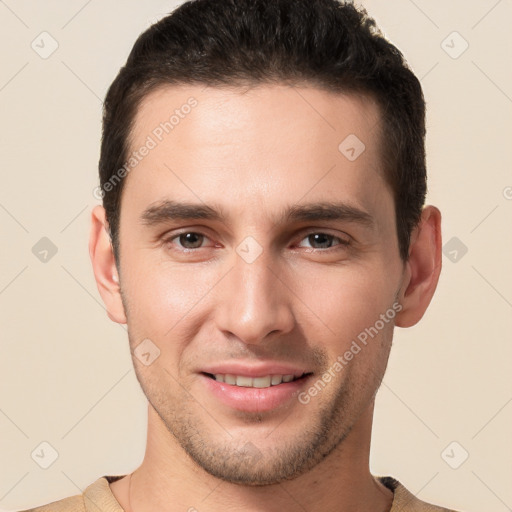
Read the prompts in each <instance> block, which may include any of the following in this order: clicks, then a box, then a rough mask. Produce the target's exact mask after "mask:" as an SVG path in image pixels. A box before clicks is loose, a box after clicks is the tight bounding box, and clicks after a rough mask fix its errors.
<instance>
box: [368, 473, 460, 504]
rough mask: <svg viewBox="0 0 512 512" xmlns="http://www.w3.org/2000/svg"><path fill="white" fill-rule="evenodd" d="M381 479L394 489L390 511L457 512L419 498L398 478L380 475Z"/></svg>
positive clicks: (389, 487)
mask: <svg viewBox="0 0 512 512" xmlns="http://www.w3.org/2000/svg"><path fill="white" fill-rule="evenodd" d="M377 478H378V479H379V481H380V482H381V483H382V484H384V485H385V486H386V487H387V488H388V489H391V490H392V491H393V495H394V497H393V504H392V506H391V510H390V511H389V512H400V511H405V510H407V512H457V511H456V510H453V509H448V508H443V507H439V506H437V505H431V504H430V503H425V502H424V501H421V500H420V499H418V498H417V497H416V496H414V494H412V493H411V492H410V491H408V490H407V489H406V488H405V487H404V486H403V485H402V484H401V483H400V482H399V481H398V480H396V479H395V478H392V477H390V476H379V477H377Z"/></svg>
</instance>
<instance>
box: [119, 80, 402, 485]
mask: <svg viewBox="0 0 512 512" xmlns="http://www.w3.org/2000/svg"><path fill="white" fill-rule="evenodd" d="M191 97H193V98H194V100H189V98H191ZM185 105H189V107H190V108H189V107H185ZM175 111H177V113H176V115H175V118H174V119H172V120H171V122H170V123H171V124H167V125H166V124H165V122H166V121H167V122H169V119H170V116H171V115H172V114H173V112H175ZM161 123H164V124H161ZM171 125H172V128H171V127H170V126H171ZM165 128H166V129H165ZM354 136H355V137H357V139H356V138H354ZM148 137H149V138H148ZM347 137H350V138H349V139H347ZM379 137H380V132H379V112H378V108H377V106H376V105H375V104H374V103H373V102H372V101H371V100H369V99H368V98H360V97H356V96H354V95H348V96H342V95H334V94H331V93H327V92H324V91H321V90H319V89H315V88H309V87H300V88H296V89H292V88H290V87H286V86H284V85H272V86H258V87H256V88H253V89H251V90H240V89H232V90H227V89H224V90H222V89H218V88H202V87H201V88H200V87H186V88H185V87H168V88H164V89H161V90H158V91H155V92H153V93H151V94H150V95H148V96H147V97H146V99H145V101H144V102H143V104H142V105H141V106H140V108H139V110H138V113H137V116H136V119H135V123H134V129H133V132H132V137H131V141H130V142H131V150H132V151H138V154H139V156H140V158H139V160H138V163H137V165H136V166H135V167H134V168H133V170H131V171H130V173H129V175H128V176H127V177H126V183H125V188H124V190H123V195H122V204H121V216H120V231H119V241H120V261H119V272H120V286H121V292H122V299H123V306H124V311H125V314H126V318H127V324H128V331H129V340H130V346H131V350H132V354H134V356H133V362H134V366H135V370H136V374H137V378H138V380H139V382H140V385H141V387H142V389H143V391H144V393H145V394H146V396H147V398H148V400H149V403H150V405H151V407H153V408H154V410H155V411H156V412H157V413H158V416H159V418H160V419H161V422H162V423H161V425H162V427H163V428H164V429H165V431H166V435H168V437H169V442H175V440H177V441H178V442H179V444H180V445H181V446H182V447H183V449H184V450H185V451H186V452H187V453H188V455H190V456H191V457H192V459H193V460H195V461H196V462H197V463H198V464H199V465H200V466H202V467H203V468H204V469H205V470H206V471H208V472H209V473H211V474H213V475H215V476H217V477H220V478H222V479H225V480H228V481H231V482H237V483H243V484H252V485H262V484H269V483H276V482H279V481H282V480H284V479H288V478H292V477H294V476H297V475H299V474H301V473H303V472H305V471H307V470H309V469H311V468H312V467H314V466H315V465H316V464H318V463H319V462H320V461H321V460H322V459H323V458H325V457H326V456H327V455H328V454H329V453H331V452H332V451H333V450H334V449H336V448H337V447H339V446H341V444H342V443H343V441H344V439H345V438H346V436H347V433H348V432H349V431H350V430H351V429H352V427H354V425H356V424H357V421H358V420H359V419H360V418H361V417H362V415H363V413H365V411H367V410H368V409H369V408H370V407H371V406H372V403H373V398H374V395H375V393H376V390H377V388H378V386H379V384H380V381H381V378H382V376H383V374H384V370H385V366H386V363H387V359H388V354H389V350H390V346H391V338H392V331H393V324H394V320H393V318H394V316H395V313H396V312H397V311H398V310H399V309H400V305H399V304H398V303H397V300H399V297H400V293H401V285H402V279H403V273H404V265H403V263H402V261H401V260H400V257H399V251H398V240H397V233H396V226H395V210H394V203H393V197H392V193H391V190H390V189H389V187H388V186H387V184H386V182H385V180H384V177H383V170H382V168H381V165H380V158H379ZM150 139H151V142H150ZM345 139H347V142H345V143H344V142H343V141H345ZM340 144H341V146H340ZM362 144H364V150H363V145H362ZM144 146H146V147H150V149H149V150H148V151H145V150H141V149H140V148H142V147H144ZM340 147H341V150H340ZM361 150H363V151H362V152H361ZM143 153H144V154H143ZM359 153H360V154H359ZM141 343H142V345H140V344H141ZM139 345H140V346H139ZM141 353H142V354H145V355H143V356H142V357H141V358H140V359H139V357H140V356H141ZM137 354H138V355H139V356H137ZM156 355H158V357H156V358H155V356H156Z"/></svg>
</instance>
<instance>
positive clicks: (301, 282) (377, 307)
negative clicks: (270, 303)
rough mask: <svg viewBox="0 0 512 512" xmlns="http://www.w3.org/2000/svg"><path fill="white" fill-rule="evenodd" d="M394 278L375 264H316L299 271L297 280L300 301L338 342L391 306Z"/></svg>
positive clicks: (376, 318)
mask: <svg viewBox="0 0 512 512" xmlns="http://www.w3.org/2000/svg"><path fill="white" fill-rule="evenodd" d="M397 282H398V279H397V277H395V276H393V275H391V273H390V272H389V271H388V272H385V271H384V269H383V268H382V267H381V266H376V265H373V266H371V267H370V266H369V265H368V266H363V265H359V266H358V265H347V266H345V267H339V268H330V269H327V267H323V268H322V267H320V266H319V267H318V268H317V269H315V268H311V269H310V270H309V271H308V272H301V275H300V277H299V278H298V281H297V283H298V287H299V290H300V292H299V293H300V296H301V298H302V300H303V302H304V303H305V304H306V305H307V306H308V307H309V308H311V310H312V311H313V312H314V313H315V314H316V315H317V316H318V318H319V320H320V321H321V323H323V324H324V326H325V327H326V329H327V328H329V329H328V332H329V334H330V335H331V336H336V337H337V338H338V339H339V340H340V342H341V343H343V342H346V341H347V339H351V338H353V337H355V336H357V335H358V334H359V332H361V331H363V330H364V329H366V328H368V327H370V326H373V325H374V324H375V322H376V321H377V320H378V319H379V317H380V315H381V314H385V313H386V311H387V310H388V309H389V308H391V307H392V304H393V301H394V295H395V291H396V290H395V287H396V283H397Z"/></svg>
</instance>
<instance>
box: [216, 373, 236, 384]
mask: <svg viewBox="0 0 512 512" xmlns="http://www.w3.org/2000/svg"><path fill="white" fill-rule="evenodd" d="M221 377H222V375H221ZM215 379H216V380H218V379H217V375H215ZM224 382H225V383H226V384H231V385H232V386H235V385H236V377H235V376H234V375H229V374H226V375H224Z"/></svg>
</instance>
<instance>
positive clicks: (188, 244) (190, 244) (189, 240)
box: [166, 231, 208, 249]
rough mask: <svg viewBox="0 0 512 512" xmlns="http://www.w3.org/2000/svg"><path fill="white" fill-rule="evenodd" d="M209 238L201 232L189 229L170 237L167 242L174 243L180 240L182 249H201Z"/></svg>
mask: <svg viewBox="0 0 512 512" xmlns="http://www.w3.org/2000/svg"><path fill="white" fill-rule="evenodd" d="M207 239H208V238H207V237H206V236H205V235H202V234H201V233H195V232H194V231H187V232H186V233H181V234H179V235H175V236H173V237H171V238H168V239H167V240H166V242H167V243H169V244H172V243H175V241H178V242H179V245H180V246H181V248H182V249H200V248H201V247H202V245H203V242H204V241H205V240H207Z"/></svg>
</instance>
